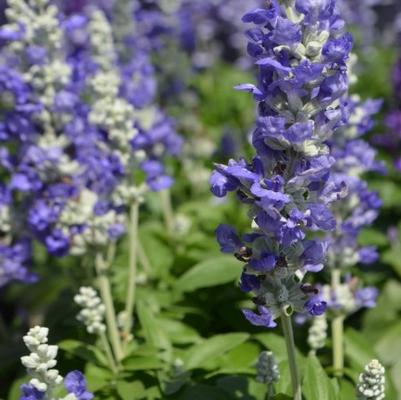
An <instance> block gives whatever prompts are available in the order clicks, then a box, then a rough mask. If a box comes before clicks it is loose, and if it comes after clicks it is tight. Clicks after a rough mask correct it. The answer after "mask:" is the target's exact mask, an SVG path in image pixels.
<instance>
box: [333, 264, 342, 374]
mask: <svg viewBox="0 0 401 400" xmlns="http://www.w3.org/2000/svg"><path fill="white" fill-rule="evenodd" d="M340 284H341V271H340V270H339V269H338V268H335V269H332V271H331V290H332V291H333V292H334V293H335V292H336V290H337V287H338V286H339V285H340ZM331 334H332V340H333V370H334V375H335V376H338V377H341V376H342V375H343V370H344V315H342V314H341V313H338V314H337V315H335V317H334V319H333V321H332V322H331Z"/></svg>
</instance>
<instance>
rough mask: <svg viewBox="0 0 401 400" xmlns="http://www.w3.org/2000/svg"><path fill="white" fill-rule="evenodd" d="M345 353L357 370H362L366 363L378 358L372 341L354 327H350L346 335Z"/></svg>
mask: <svg viewBox="0 0 401 400" xmlns="http://www.w3.org/2000/svg"><path fill="white" fill-rule="evenodd" d="M344 345H345V355H346V357H347V358H348V359H349V360H350V362H351V364H352V365H353V366H354V368H355V370H356V371H362V370H363V369H364V368H365V365H366V364H367V363H369V361H371V360H372V359H373V358H376V354H375V352H374V351H373V350H372V343H370V342H369V340H367V339H366V338H365V337H364V336H363V335H362V334H360V333H358V332H357V331H355V330H354V329H351V328H348V329H347V330H346V331H345V336H344Z"/></svg>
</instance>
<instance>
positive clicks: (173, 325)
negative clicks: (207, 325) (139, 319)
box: [157, 317, 202, 344]
mask: <svg viewBox="0 0 401 400" xmlns="http://www.w3.org/2000/svg"><path fill="white" fill-rule="evenodd" d="M157 324H158V325H159V326H160V328H161V329H162V330H163V331H164V332H166V334H167V335H168V336H169V338H170V340H171V342H172V343H174V344H192V343H198V342H200V341H201V340H202V339H201V337H200V336H199V333H198V332H197V331H196V330H195V329H193V328H191V327H190V326H188V325H185V324H184V323H183V322H181V321H175V320H173V319H168V318H165V317H158V318H157Z"/></svg>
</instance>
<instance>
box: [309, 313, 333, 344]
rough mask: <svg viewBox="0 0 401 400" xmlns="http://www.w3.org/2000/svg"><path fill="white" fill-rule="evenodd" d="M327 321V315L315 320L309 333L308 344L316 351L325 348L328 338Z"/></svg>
mask: <svg viewBox="0 0 401 400" xmlns="http://www.w3.org/2000/svg"><path fill="white" fill-rule="evenodd" d="M327 327H328V326H327V319H326V315H325V314H323V315H320V316H318V317H315V318H313V322H312V325H311V327H310V328H309V332H308V344H309V346H310V348H311V349H312V350H314V351H316V350H319V349H321V348H323V347H324V344H325V342H326V338H327Z"/></svg>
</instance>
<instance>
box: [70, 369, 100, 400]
mask: <svg viewBox="0 0 401 400" xmlns="http://www.w3.org/2000/svg"><path fill="white" fill-rule="evenodd" d="M64 386H65V388H66V389H67V391H68V393H72V394H74V395H75V397H76V398H77V400H92V399H93V397H94V396H93V394H92V393H90V392H89V391H88V390H87V384H86V379H85V377H84V375H83V374H82V372H80V371H72V372H69V373H68V374H67V375H66V377H65V378H64Z"/></svg>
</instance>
